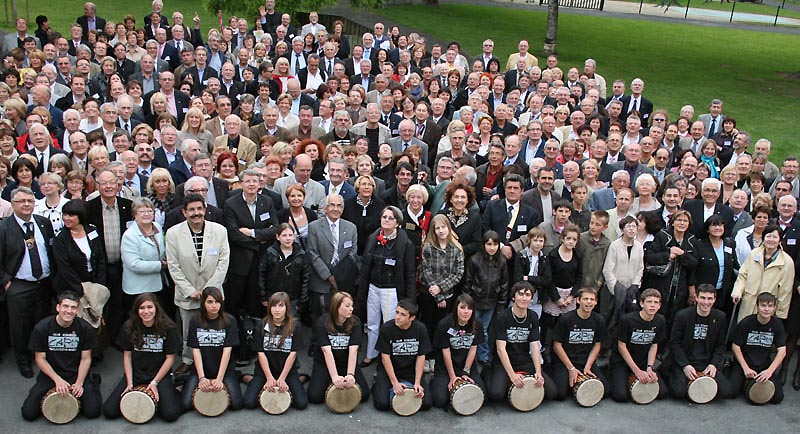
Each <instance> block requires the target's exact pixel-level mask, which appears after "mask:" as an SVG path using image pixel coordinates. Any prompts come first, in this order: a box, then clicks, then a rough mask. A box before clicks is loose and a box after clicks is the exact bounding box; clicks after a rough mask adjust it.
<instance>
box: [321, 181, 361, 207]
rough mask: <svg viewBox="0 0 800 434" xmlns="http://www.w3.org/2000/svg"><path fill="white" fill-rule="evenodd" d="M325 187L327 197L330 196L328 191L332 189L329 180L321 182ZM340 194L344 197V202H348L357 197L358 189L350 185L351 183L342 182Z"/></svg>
mask: <svg viewBox="0 0 800 434" xmlns="http://www.w3.org/2000/svg"><path fill="white" fill-rule="evenodd" d="M319 183H320V184H322V186H323V187H325V195H326V196H327V195H328V189H329V188H330V185H331V182H330V181H329V180H327V179H323V180H322V181H320V182H319ZM339 194H340V195H341V196H342V202H343V203H344V201H346V200H347V199H350V198H353V197H356V189H355V188H354V187H353V186H352V185H350V183H349V182H347V181H346V180H345V181H344V182H342V186H341V187H340V188H339Z"/></svg>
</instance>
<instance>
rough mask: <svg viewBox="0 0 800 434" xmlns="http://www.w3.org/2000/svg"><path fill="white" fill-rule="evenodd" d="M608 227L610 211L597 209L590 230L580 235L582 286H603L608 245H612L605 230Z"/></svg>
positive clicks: (590, 219) (579, 249) (590, 221)
mask: <svg viewBox="0 0 800 434" xmlns="http://www.w3.org/2000/svg"><path fill="white" fill-rule="evenodd" d="M606 228H608V212H606V211H603V210H597V211H594V212H592V216H591V217H590V218H589V230H588V231H586V232H584V233H582V234H581V235H580V237H578V247H577V248H578V251H579V252H581V272H582V273H583V279H582V280H583V281H582V282H580V285H581V287H584V288H586V287H592V288H600V287H601V286H603V282H605V279H604V278H603V264H604V263H605V261H606V254H607V253H608V247H609V246H610V245H611V240H609V239H608V238H607V237H606V236H605V235H603V232H604V231H605V230H606Z"/></svg>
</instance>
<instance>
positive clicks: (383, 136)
mask: <svg viewBox="0 0 800 434" xmlns="http://www.w3.org/2000/svg"><path fill="white" fill-rule="evenodd" d="M331 131H333V129H331ZM350 131H351V132H352V133H353V134H357V135H359V136H366V135H367V122H366V121H365V122H360V123H357V124H355V125H353V126H352V127H350ZM391 139H392V132H391V131H390V130H389V127H387V126H386V125H383V124H382V123H380V122H379V123H378V143H387V142H389V141H390V140H391ZM392 152H394V148H392Z"/></svg>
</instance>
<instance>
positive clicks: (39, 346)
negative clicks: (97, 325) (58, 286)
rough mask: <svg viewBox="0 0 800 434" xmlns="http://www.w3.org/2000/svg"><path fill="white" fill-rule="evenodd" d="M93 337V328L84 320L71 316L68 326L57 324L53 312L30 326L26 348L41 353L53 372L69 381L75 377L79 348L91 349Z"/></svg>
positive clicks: (79, 358) (79, 357) (78, 362)
mask: <svg viewBox="0 0 800 434" xmlns="http://www.w3.org/2000/svg"><path fill="white" fill-rule="evenodd" d="M96 337H97V335H96V333H95V331H94V329H93V328H92V326H91V325H89V323H88V322H86V321H85V320H83V319H81V318H78V317H75V319H74V320H73V321H72V324H70V325H69V327H61V326H60V325H58V322H56V316H55V315H53V316H50V317H47V318H45V319H43V320H41V321H39V322H38V323H37V324H36V326H35V327H34V328H33V332H31V341H30V343H29V344H28V349H29V350H31V351H33V352H35V353H45V355H46V357H47V363H49V364H50V366H52V368H53V370H54V371H56V374H58V375H60V376H61V378H63V379H64V380H66V381H68V382H70V383H71V382H73V381H75V379H76V378H77V377H78V367H79V366H80V364H81V351H86V350H91V349H92V348H93V347H94V345H95V340H96ZM39 375H44V374H41V373H40V374H39Z"/></svg>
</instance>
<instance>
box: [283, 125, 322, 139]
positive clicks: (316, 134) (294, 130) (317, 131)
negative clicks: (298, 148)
mask: <svg viewBox="0 0 800 434" xmlns="http://www.w3.org/2000/svg"><path fill="white" fill-rule="evenodd" d="M299 131H300V125H297V126H294V127H291V128H289V133H290V134H294V135H298V133H299ZM325 134H327V131H325V130H323V129H322V128H320V127H317V126H314V124H313V121H312V124H311V131H309V137H308V138H311V139H317V140H319V138H320V137H322V136H324V135H325ZM301 140H302V139H301Z"/></svg>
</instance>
